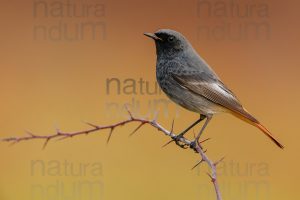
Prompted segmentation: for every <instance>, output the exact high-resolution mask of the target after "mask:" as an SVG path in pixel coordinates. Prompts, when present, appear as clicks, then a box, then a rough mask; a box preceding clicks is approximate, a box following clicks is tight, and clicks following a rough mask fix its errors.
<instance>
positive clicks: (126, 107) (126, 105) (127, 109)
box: [124, 104, 134, 119]
mask: <svg viewBox="0 0 300 200" xmlns="http://www.w3.org/2000/svg"><path fill="white" fill-rule="evenodd" d="M124 107H125V109H126V111H127V113H128V114H129V116H130V119H134V118H133V116H132V114H131V112H130V110H129V108H128V104H125V105H124Z"/></svg>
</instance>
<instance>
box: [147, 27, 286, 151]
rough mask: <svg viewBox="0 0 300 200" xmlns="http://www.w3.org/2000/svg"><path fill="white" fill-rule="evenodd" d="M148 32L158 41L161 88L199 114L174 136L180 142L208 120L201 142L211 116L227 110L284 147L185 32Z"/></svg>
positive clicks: (156, 42) (158, 67)
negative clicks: (199, 53) (247, 108)
mask: <svg viewBox="0 0 300 200" xmlns="http://www.w3.org/2000/svg"><path fill="white" fill-rule="evenodd" d="M145 35H146V36H148V37H150V38H152V39H154V41H155V45H156V54H157V63H156V78H157V81H158V83H159V85H160V87H161V88H162V90H163V91H164V92H165V93H166V95H167V96H168V97H169V98H170V99H171V100H172V101H174V102H175V103H177V104H179V105H180V106H182V107H184V108H186V109H188V110H190V111H193V112H196V113H199V114H200V118H199V119H198V120H197V121H196V122H194V123H193V124H192V125H191V126H190V127H188V128H187V129H186V130H184V131H183V132H182V133H180V134H178V136H177V137H176V138H175V139H176V140H177V141H178V139H179V138H180V137H182V136H183V135H184V134H185V133H186V132H187V131H188V130H190V129H191V128H192V127H194V126H195V125H196V124H198V123H199V122H200V121H202V120H204V119H206V121H205V123H204V125H203V127H202V128H201V130H200V132H199V134H198V135H197V137H196V139H195V141H198V140H199V138H200V135H201V134H202V133H203V131H204V129H205V127H206V126H207V124H208V123H209V121H210V120H211V118H212V116H213V115H214V114H216V113H221V112H227V113H231V114H233V115H235V116H236V117H238V118H239V119H242V120H244V121H245V122H247V123H249V124H251V125H254V126H255V127H257V128H259V129H260V130H261V131H262V132H263V133H264V134H265V135H266V136H268V137H269V138H270V139H271V140H272V141H273V142H274V143H275V144H276V145H277V146H278V147H280V148H283V145H282V144H280V143H279V142H278V141H277V140H276V139H275V138H274V137H273V136H272V134H271V133H270V131H269V130H268V129H267V128H265V127H264V126H263V125H262V124H261V123H260V122H259V121H258V120H257V119H255V118H254V117H253V116H252V115H251V114H250V113H249V112H248V111H246V109H245V108H244V107H243V106H242V105H241V103H240V102H239V100H238V99H237V97H236V96H235V95H234V94H233V92H232V91H231V90H230V89H228V88H227V87H226V85H225V84H224V83H222V81H221V80H220V78H219V77H218V76H217V74H216V73H215V72H214V71H213V70H212V69H211V68H210V66H209V65H208V64H207V63H206V62H205V61H204V60H203V59H202V58H201V57H200V56H199V55H198V54H197V52H196V51H195V50H194V48H193V47H192V45H191V44H190V43H189V41H188V40H187V39H186V38H185V37H184V36H183V35H182V34H180V33H178V32H176V31H173V30H169V29H161V30H158V31H157V32H155V33H154V34H152V33H145Z"/></svg>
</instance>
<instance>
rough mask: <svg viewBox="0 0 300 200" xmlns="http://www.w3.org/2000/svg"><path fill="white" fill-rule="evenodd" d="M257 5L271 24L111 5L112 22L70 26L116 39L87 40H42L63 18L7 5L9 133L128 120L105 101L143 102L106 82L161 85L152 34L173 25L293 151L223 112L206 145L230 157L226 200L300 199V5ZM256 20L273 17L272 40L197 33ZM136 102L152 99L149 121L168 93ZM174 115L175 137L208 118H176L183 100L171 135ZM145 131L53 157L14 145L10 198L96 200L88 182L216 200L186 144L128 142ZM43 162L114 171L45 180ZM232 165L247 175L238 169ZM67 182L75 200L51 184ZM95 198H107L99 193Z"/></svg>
mask: <svg viewBox="0 0 300 200" xmlns="http://www.w3.org/2000/svg"><path fill="white" fill-rule="evenodd" d="M48 2H50V3H51V2H53V1H48ZM63 2H65V1H63ZM76 2H77V5H80V3H79V2H78V1H76ZM87 2H93V1H87ZM94 2H97V1H94ZM221 2H224V3H227V4H228V2H231V1H221ZM245 2H246V3H247V2H248V4H249V1H245ZM245 2H244V3H245ZM251 2H256V3H258V4H259V3H261V2H265V3H266V4H267V6H268V15H269V16H268V17H265V18H259V17H257V16H255V15H254V16H252V17H248V18H246V19H241V18H236V17H233V18H231V17H224V16H223V17H216V16H212V17H208V16H206V18H205V17H203V18H201V17H199V15H198V14H197V1H196V0H192V1H180V0H176V1H175V0H172V1H155V0H152V1H137V0H128V1H121V0H120V1H117V0H109V1H108V0H107V1H103V3H104V4H105V16H104V17H102V18H99V19H98V18H96V17H89V18H85V17H81V18H68V17H65V18H63V19H61V20H62V21H64V22H65V23H68V24H72V23H73V22H78V21H97V20H100V21H103V22H105V24H106V37H105V39H98V40H92V39H85V40H81V41H66V40H60V41H52V40H50V39H49V40H34V39H33V26H35V25H36V24H39V23H41V24H44V25H53V24H54V25H55V24H57V22H58V21H59V20H60V19H59V18H51V17H50V18H47V19H45V18H43V17H38V18H34V17H33V1H21V0H11V1H6V2H1V7H0V24H1V37H0V43H1V46H0V53H1V59H0V66H1V73H0V91H1V94H0V99H1V104H0V121H1V127H0V137H1V138H3V137H10V136H19V135H22V134H24V130H30V131H32V132H34V133H36V134H50V133H52V132H53V131H54V130H55V127H57V126H58V127H60V128H61V129H62V130H64V131H74V130H80V129H83V128H86V126H85V125H84V124H82V121H89V122H94V123H99V124H110V123H113V122H116V121H120V120H121V119H122V118H121V117H120V116H121V115H122V113H121V114H120V113H119V114H118V115H117V116H115V117H109V113H107V109H106V106H105V105H106V104H107V102H118V103H119V104H120V105H122V104H124V103H126V102H130V101H131V99H132V96H131V95H125V94H121V95H117V94H116V93H115V92H114V91H113V92H112V93H111V94H107V93H106V79H107V78H113V77H116V78H119V79H120V80H121V81H122V80H124V79H126V78H132V79H135V80H138V79H139V78H143V80H145V81H149V82H150V83H151V84H150V85H151V88H153V83H154V81H155V51H154V44H153V42H152V41H151V40H149V39H148V38H145V37H144V36H143V35H142V33H143V32H146V31H150V32H151V31H152V32H153V31H155V30H157V29H158V28H172V29H176V30H178V31H180V32H182V33H183V34H184V35H186V37H187V38H189V40H190V41H191V43H192V44H193V46H194V47H195V48H196V49H197V51H198V52H199V53H200V54H201V55H202V57H204V58H205V59H206V60H207V62H208V63H209V64H210V65H211V66H212V67H213V68H214V70H215V71H216V72H217V73H218V74H219V75H220V77H221V78H222V80H223V81H224V82H225V83H226V84H227V85H228V86H229V87H230V88H231V89H232V90H233V91H234V92H235V93H236V94H237V96H238V97H239V98H240V100H241V101H242V102H243V104H244V105H245V107H246V108H247V109H248V110H249V111H250V112H251V113H253V114H254V115H255V116H257V118H259V119H260V120H261V121H262V122H263V123H264V124H265V125H266V126H267V127H269V129H270V130H271V131H272V132H274V135H276V136H277V137H278V138H279V139H280V141H281V142H282V143H283V144H284V145H285V146H286V148H285V150H284V151H282V150H280V149H278V148H277V147H276V146H275V145H273V144H272V143H271V142H270V141H269V140H268V139H267V138H266V137H265V136H263V135H262V134H261V133H260V132H259V130H257V129H255V128H254V127H251V126H249V125H247V124H245V123H243V122H242V121H239V120H237V119H236V118H234V117H232V116H228V115H219V116H216V117H215V118H214V119H213V120H212V122H211V123H210V125H209V126H208V128H207V129H206V133H205V134H204V136H203V137H211V138H213V140H211V141H210V142H208V143H207V144H206V145H205V146H206V147H207V148H208V155H209V156H210V157H211V158H212V159H214V160H218V159H219V158H221V157H223V156H226V159H225V161H224V163H223V164H222V166H223V168H222V169H220V170H221V172H223V173H221V175H220V177H219V180H220V184H221V191H222V193H223V196H224V199H231V200H235V199H239V200H241V199H273V200H277V199H278V200H279V199H298V198H299V191H298V184H299V178H300V172H299V168H300V161H299V150H300V149H299V144H298V143H299V139H300V137H299V134H298V133H299V126H298V123H299V116H298V112H299V108H300V106H299V101H300V93H299V83H300V80H299V73H300V68H299V66H300V60H299V52H300V46H299V41H300V40H299V35H300V26H299V17H300V14H299V9H298V8H299V6H300V3H299V2H298V1H296V0H294V1H292V0H290V1H285V2H282V1H272V2H270V1H251ZM244 3H239V6H240V8H242V9H244V7H243V5H244ZM244 20H246V21H252V22H258V23H259V22H262V21H266V22H267V23H268V24H269V25H270V27H271V32H270V38H268V39H264V38H262V39H255V38H246V39H245V38H244V39H239V40H230V39H223V40H216V39H208V38H203V37H199V35H198V34H197V28H198V27H199V25H201V24H205V25H207V26H210V27H214V26H215V25H216V24H218V23H220V22H222V21H225V22H228V23H231V24H232V25H235V26H238V24H239V23H241V22H242V23H243V22H244ZM134 98H135V99H137V100H139V101H140V103H141V107H142V108H141V110H140V113H147V108H148V107H147V104H148V101H149V100H150V101H151V100H153V99H159V98H165V96H164V95H156V96H153V95H141V94H138V95H136V96H134ZM176 113H177V115H176ZM174 117H175V118H176V119H175V129H176V131H180V130H182V129H184V128H185V127H186V126H187V125H188V124H190V123H191V122H192V121H193V120H195V119H196V118H197V115H196V114H193V113H190V112H188V111H184V110H183V109H179V110H178V111H175V106H174V104H172V105H170V106H169V114H168V115H167V116H166V115H163V114H161V115H159V121H160V122H161V123H162V124H163V125H165V126H166V127H169V126H170V124H171V121H172V119H173V118H174ZM176 122H177V123H176ZM134 128H135V125H129V126H125V127H123V128H122V129H117V130H116V131H115V134H114V135H113V137H112V141H111V143H110V144H109V145H106V138H107V131H103V132H101V133H98V134H95V135H90V136H88V137H85V136H80V137H77V138H74V139H71V140H65V141H62V142H52V143H50V144H49V146H48V148H47V149H46V150H41V146H42V143H41V142H38V141H31V142H24V143H20V144H18V145H15V146H13V147H8V145H7V144H5V143H2V144H1V145H0V152H1V153H0V156H1V161H0V164H1V170H0V177H1V178H0V199H1V200H2V199H3V200H15V199H24V200H25V199H59V200H67V199H75V200H77V199H86V200H89V199H96V198H90V197H88V194H86V193H83V194H82V198H80V197H79V196H77V197H76V198H75V197H73V198H70V196H71V194H73V192H72V191H73V190H72V185H73V184H74V183H77V182H78V181H83V180H87V181H99V182H101V183H102V184H103V189H101V190H100V193H101V195H102V197H101V199H117V198H121V199H137V198H142V199H145V200H146V199H149V200H150V199H182V198H186V197H187V198H189V199H215V196H214V193H213V188H212V185H211V183H210V180H209V179H208V177H207V175H206V172H207V170H208V169H207V168H206V166H204V165H202V166H200V167H199V168H198V169H195V170H194V171H191V170H190V168H191V167H192V166H193V165H194V164H195V163H196V162H197V160H198V156H197V155H196V154H193V153H192V152H191V151H189V150H181V149H179V148H178V147H176V146H175V145H170V146H168V147H167V148H165V149H162V148H161V146H162V145H163V144H164V143H165V142H167V141H168V138H166V137H165V136H163V135H162V134H160V133H157V131H156V130H154V129H153V128H151V127H149V126H148V127H144V128H143V129H141V131H140V132H139V133H138V134H137V135H135V136H134V137H132V138H128V135H129V133H130V132H131V131H132V130H133V129H134ZM198 129H199V127H197V128H196V129H195V131H198ZM190 136H192V133H190ZM35 160H40V161H42V162H44V163H45V165H46V166H47V163H48V162H50V161H56V162H58V163H63V162H64V161H68V162H70V163H73V165H74V168H76V169H77V170H78V166H79V165H80V164H93V163H101V165H102V173H101V175H97V176H93V175H92V174H91V172H90V171H88V172H87V174H81V175H80V176H77V177H75V176H66V175H61V176H59V175H52V176H51V175H50V174H46V175H45V176H42V175H41V174H39V173H35V174H32V173H31V168H32V166H31V163H32V161H35ZM231 162H234V163H235V168H231V167H230V163H231ZM222 166H221V167H222ZM226 166H227V168H226ZM262 166H263V167H262ZM61 167H62V166H61ZM263 170H265V171H263ZM262 171H263V172H262ZM57 181H59V182H60V183H62V184H64V186H63V187H64V189H65V193H67V194H70V195H69V197H63V195H62V192H61V191H60V192H58V197H55V194H54V193H55V191H54V193H53V191H52V190H51V189H49V187H50V186H51V185H52V184H54V183H56V182H57ZM35 184H39V185H40V186H42V187H43V188H44V190H45V191H47V188H48V189H49V191H48V192H49V193H45V194H44V196H43V197H40V198H38V197H36V198H33V197H32V186H33V185H35ZM255 187H258V189H257V188H255ZM93 192H94V193H95V196H96V193H97V192H99V191H97V190H93ZM53 195H54V196H53ZM98 199H99V198H98Z"/></svg>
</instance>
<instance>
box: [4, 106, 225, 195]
mask: <svg viewBox="0 0 300 200" xmlns="http://www.w3.org/2000/svg"><path fill="white" fill-rule="evenodd" d="M127 111H128V114H129V116H130V118H129V119H127V120H124V121H121V122H118V123H115V124H111V125H107V126H98V125H95V124H91V123H88V122H87V123H86V124H87V125H89V126H90V127H91V128H90V129H87V130H82V131H77V132H62V131H61V130H59V129H56V132H55V133H54V134H50V135H36V134H34V133H31V132H28V131H27V132H26V133H27V136H22V137H10V138H4V139H2V141H3V142H9V143H10V144H12V145H13V144H16V143H19V142H23V141H28V140H43V141H44V145H43V149H44V148H46V146H47V145H48V143H49V142H50V141H51V140H54V139H56V140H64V139H68V138H72V137H75V136H79V135H89V134H92V133H96V132H98V131H101V130H110V132H109V135H108V139H107V142H109V140H110V138H111V136H112V134H113V132H114V130H115V129H116V128H118V127H121V126H123V125H126V124H130V123H132V122H138V123H140V124H139V125H138V127H137V128H136V129H135V130H134V131H133V132H132V133H131V134H130V135H133V134H134V133H136V132H137V131H138V130H139V129H140V128H141V127H143V126H144V125H146V124H149V125H151V126H152V127H154V128H156V129H157V130H158V131H161V132H162V133H164V134H165V135H166V136H168V137H170V138H171V139H172V140H171V141H170V142H168V143H167V144H166V145H168V144H170V143H171V142H173V141H174V139H175V137H176V134H174V133H173V127H174V121H173V122H172V126H171V130H170V131H169V130H167V129H165V128H164V127H163V126H162V125H160V124H159V123H158V122H157V120H156V118H154V119H153V120H148V119H142V118H136V117H134V116H133V115H132V114H131V112H130V111H129V110H128V109H127ZM207 140H209V139H206V140H203V141H201V142H196V143H194V142H192V141H191V140H189V139H187V138H185V137H182V138H179V141H175V143H176V145H178V146H180V147H181V148H190V149H192V150H193V151H195V152H196V153H198V154H199V156H200V158H201V160H200V161H199V162H198V163H197V164H196V165H195V166H194V167H193V168H192V169H194V168H196V167H197V166H198V165H199V164H201V163H203V162H205V163H207V165H208V166H209V168H210V170H211V173H207V174H208V176H209V178H210V179H211V181H212V183H213V186H214V189H215V192H216V199H217V200H222V197H221V192H220V189H219V184H218V180H217V172H216V166H217V165H218V164H219V163H220V162H221V161H222V160H223V159H224V158H222V159H221V160H219V161H217V162H213V161H211V160H210V159H209V157H208V156H207V155H206V150H203V148H202V146H201V143H203V142H205V141H207ZM166 145H164V146H166Z"/></svg>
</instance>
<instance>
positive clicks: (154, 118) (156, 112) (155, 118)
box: [152, 111, 159, 122]
mask: <svg viewBox="0 0 300 200" xmlns="http://www.w3.org/2000/svg"><path fill="white" fill-rule="evenodd" d="M158 113H159V111H155V112H154V117H153V120H152V121H153V122H156V121H157V118H158Z"/></svg>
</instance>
